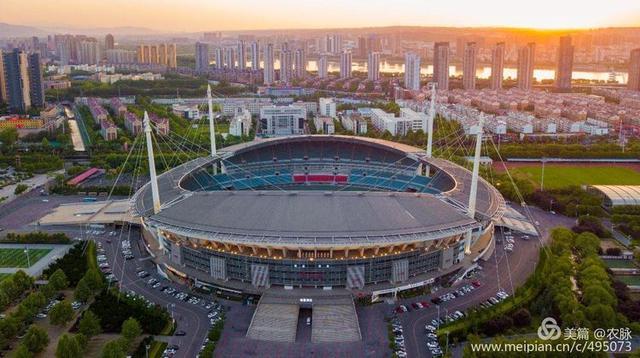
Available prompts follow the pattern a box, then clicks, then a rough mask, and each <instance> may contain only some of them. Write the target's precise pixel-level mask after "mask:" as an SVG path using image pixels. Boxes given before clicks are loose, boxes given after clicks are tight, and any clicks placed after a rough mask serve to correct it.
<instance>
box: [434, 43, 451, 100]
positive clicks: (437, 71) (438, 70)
mask: <svg viewBox="0 0 640 358" xmlns="http://www.w3.org/2000/svg"><path fill="white" fill-rule="evenodd" d="M433 81H434V82H436V83H437V84H438V89H440V90H448V89H449V43H448V42H436V43H435V45H434V48H433Z"/></svg>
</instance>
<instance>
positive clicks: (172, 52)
mask: <svg viewBox="0 0 640 358" xmlns="http://www.w3.org/2000/svg"><path fill="white" fill-rule="evenodd" d="M138 62H139V63H145V64H159V65H164V66H167V67H169V68H176V67H177V66H178V59H177V52H176V44H160V45H139V46H138Z"/></svg>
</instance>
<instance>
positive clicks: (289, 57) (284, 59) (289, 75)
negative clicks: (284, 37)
mask: <svg viewBox="0 0 640 358" xmlns="http://www.w3.org/2000/svg"><path fill="white" fill-rule="evenodd" d="M292 79H293V53H292V52H291V51H290V50H289V49H288V47H287V46H283V48H282V50H280V81H282V82H285V83H290V82H291V80H292Z"/></svg>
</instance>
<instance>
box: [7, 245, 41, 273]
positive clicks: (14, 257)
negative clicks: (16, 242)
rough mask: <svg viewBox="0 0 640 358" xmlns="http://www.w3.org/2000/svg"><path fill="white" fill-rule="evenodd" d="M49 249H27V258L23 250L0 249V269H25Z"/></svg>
mask: <svg viewBox="0 0 640 358" xmlns="http://www.w3.org/2000/svg"><path fill="white" fill-rule="evenodd" d="M49 252H51V249H29V257H28V258H27V253H26V252H24V249H4V248H3V249H0V267H11V268H13V267H17V268H27V267H30V266H29V263H31V265H33V264H35V263H36V262H38V261H39V260H40V259H41V258H43V257H44V256H46V255H47V254H48V253H49Z"/></svg>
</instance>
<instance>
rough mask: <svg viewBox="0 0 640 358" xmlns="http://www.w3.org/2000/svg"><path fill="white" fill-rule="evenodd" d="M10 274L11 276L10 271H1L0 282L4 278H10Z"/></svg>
mask: <svg viewBox="0 0 640 358" xmlns="http://www.w3.org/2000/svg"><path fill="white" fill-rule="evenodd" d="M9 276H11V274H10V273H0V282H2V281H3V280H4V279H7V278H9Z"/></svg>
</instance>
